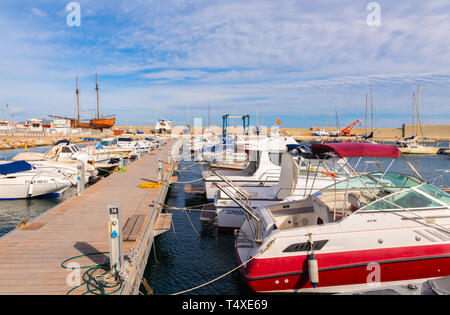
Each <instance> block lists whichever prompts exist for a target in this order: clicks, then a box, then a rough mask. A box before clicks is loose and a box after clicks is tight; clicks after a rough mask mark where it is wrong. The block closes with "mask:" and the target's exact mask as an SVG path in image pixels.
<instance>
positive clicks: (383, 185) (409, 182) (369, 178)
mask: <svg viewBox="0 0 450 315" xmlns="http://www.w3.org/2000/svg"><path fill="white" fill-rule="evenodd" d="M422 183H423V181H421V180H420V179H418V178H416V177H413V176H409V175H403V174H398V173H386V174H384V176H383V173H380V172H378V173H370V174H364V175H361V176H356V177H352V178H350V179H347V180H343V181H341V182H339V183H337V184H334V185H331V186H329V187H327V188H324V189H323V190H326V191H329V190H345V189H359V190H367V188H369V189H389V190H390V191H396V190H402V189H405V188H411V187H415V186H418V185H420V184H422Z"/></svg>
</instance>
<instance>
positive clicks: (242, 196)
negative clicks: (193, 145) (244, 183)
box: [213, 171, 263, 243]
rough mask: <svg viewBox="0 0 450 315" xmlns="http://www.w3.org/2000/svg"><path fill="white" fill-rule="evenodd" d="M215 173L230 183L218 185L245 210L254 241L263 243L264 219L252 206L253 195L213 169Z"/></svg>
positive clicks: (217, 185) (217, 184)
mask: <svg viewBox="0 0 450 315" xmlns="http://www.w3.org/2000/svg"><path fill="white" fill-rule="evenodd" d="M213 173H214V174H215V175H216V176H218V177H219V178H220V179H222V180H223V182H225V183H226V184H227V185H228V186H225V185H222V184H220V183H216V187H217V188H218V189H219V190H220V191H221V192H223V193H224V194H225V195H227V196H228V198H230V199H231V200H233V201H234V202H235V203H236V204H237V205H238V206H239V207H241V208H242V209H243V210H244V214H245V216H246V218H247V220H248V222H249V225H250V229H251V231H252V234H253V239H254V241H255V242H256V243H262V242H263V241H262V232H263V221H262V219H261V217H260V216H259V214H258V213H257V212H256V211H255V210H254V209H253V207H252V206H251V195H250V194H249V193H248V192H247V191H245V190H244V189H242V188H241V187H239V186H236V185H235V184H234V183H233V182H232V181H231V180H230V179H228V178H226V177H225V176H223V175H221V174H219V173H218V172H216V171H213Z"/></svg>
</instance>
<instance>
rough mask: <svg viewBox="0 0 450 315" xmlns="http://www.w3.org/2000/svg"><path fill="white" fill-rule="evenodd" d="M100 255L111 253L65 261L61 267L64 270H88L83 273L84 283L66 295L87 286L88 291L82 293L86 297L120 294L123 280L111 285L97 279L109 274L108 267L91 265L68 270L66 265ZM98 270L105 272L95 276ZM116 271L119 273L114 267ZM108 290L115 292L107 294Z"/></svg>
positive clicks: (72, 258)
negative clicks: (75, 260)
mask: <svg viewBox="0 0 450 315" xmlns="http://www.w3.org/2000/svg"><path fill="white" fill-rule="evenodd" d="M100 254H109V252H98V253H91V254H83V255H79V256H74V257H71V258H69V259H66V260H64V261H63V262H62V263H61V267H62V268H64V269H80V270H81V269H87V270H86V271H85V272H84V273H83V283H81V284H79V285H77V286H75V287H73V288H72V289H70V290H69V291H68V292H67V293H66V295H69V294H70V293H72V292H73V291H75V290H76V289H78V288H81V287H83V286H86V290H85V291H84V292H83V293H82V295H86V294H94V295H112V294H114V293H116V292H118V291H119V290H120V289H122V285H123V282H122V279H120V278H119V281H118V283H116V284H109V283H107V282H105V281H102V280H99V279H97V278H98V277H102V276H104V275H106V274H107V273H108V272H109V268H108V266H107V265H104V264H102V265H90V266H82V267H79V268H68V267H67V266H66V265H65V263H67V262H69V261H71V260H74V259H77V258H81V257H86V256H93V255H100ZM98 270H103V271H104V272H103V273H102V274H97V275H95V273H96V272H97V271H98ZM114 271H115V272H116V274H117V273H118V272H117V269H116V266H114ZM108 289H114V290H113V291H110V292H106V291H107V290H108Z"/></svg>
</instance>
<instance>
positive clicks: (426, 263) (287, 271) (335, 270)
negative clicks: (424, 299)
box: [237, 244, 450, 293]
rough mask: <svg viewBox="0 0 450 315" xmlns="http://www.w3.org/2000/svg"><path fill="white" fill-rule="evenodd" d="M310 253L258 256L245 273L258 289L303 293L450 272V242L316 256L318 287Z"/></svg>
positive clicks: (348, 289)
mask: <svg viewBox="0 0 450 315" xmlns="http://www.w3.org/2000/svg"><path fill="white" fill-rule="evenodd" d="M237 257H238V260H240V258H239V254H238V255H237ZM308 257H309V256H308V255H298V256H289V257H277V258H264V259H255V260H253V261H250V262H249V263H248V264H247V265H246V267H245V268H241V273H242V275H243V276H244V279H245V281H246V282H247V284H248V286H249V287H250V288H251V289H252V290H253V291H254V292H300V293H301V292H304V293H307V292H310V293H311V292H312V293H344V292H351V291H353V290H361V289H368V288H373V287H376V286H380V285H387V284H392V283H411V282H420V281H422V280H423V281H425V280H428V279H432V278H438V277H444V276H448V275H450V244H441V245H428V246H409V247H403V248H386V249H372V250H360V251H348V252H337V253H324V254H316V255H315V257H316V258H317V261H318V266H319V284H318V285H317V287H316V288H313V286H312V284H311V283H310V281H309V274H308V267H307V266H308ZM377 272H378V274H377Z"/></svg>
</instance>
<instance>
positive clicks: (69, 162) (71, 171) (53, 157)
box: [11, 148, 98, 185]
mask: <svg viewBox="0 0 450 315" xmlns="http://www.w3.org/2000/svg"><path fill="white" fill-rule="evenodd" d="M54 149H55V148H53V149H52V150H50V151H48V152H47V153H45V154H43V153H36V152H22V153H19V154H17V155H16V156H14V157H13V158H12V159H11V160H12V161H26V162H28V163H29V164H31V165H32V166H33V167H34V168H36V169H38V170H42V171H48V172H52V173H55V172H57V173H61V174H63V175H64V176H66V177H68V178H70V181H71V183H72V184H73V185H76V184H77V182H78V176H79V174H78V166H79V165H80V163H83V164H84V172H85V178H84V181H85V183H88V182H92V181H94V180H95V179H96V176H97V175H98V172H97V170H96V169H95V167H93V166H92V165H90V164H89V163H88V162H87V161H78V160H73V159H71V158H67V157H66V158H64V157H60V156H59V155H58V154H54V151H53V150H54Z"/></svg>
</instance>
